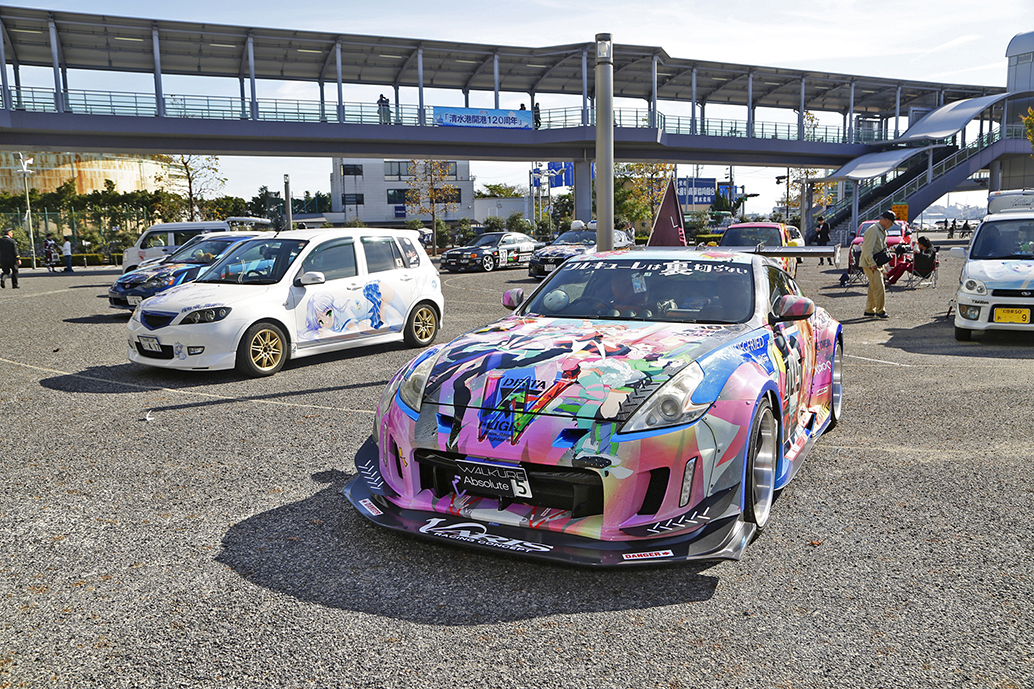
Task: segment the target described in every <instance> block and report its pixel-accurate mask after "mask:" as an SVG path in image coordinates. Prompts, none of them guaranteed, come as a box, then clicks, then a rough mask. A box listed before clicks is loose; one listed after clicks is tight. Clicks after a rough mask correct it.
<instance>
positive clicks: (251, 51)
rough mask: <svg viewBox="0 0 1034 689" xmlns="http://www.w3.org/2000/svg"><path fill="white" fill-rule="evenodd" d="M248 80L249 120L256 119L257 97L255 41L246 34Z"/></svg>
mask: <svg viewBox="0 0 1034 689" xmlns="http://www.w3.org/2000/svg"><path fill="white" fill-rule="evenodd" d="M248 80H249V83H250V84H251V119H253V120H257V119H258V95H257V94H256V93H255V39H254V37H253V36H252V35H251V34H250V33H249V34H248Z"/></svg>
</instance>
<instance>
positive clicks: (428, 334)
mask: <svg viewBox="0 0 1034 689" xmlns="http://www.w3.org/2000/svg"><path fill="white" fill-rule="evenodd" d="M437 334H438V312H437V311H435V308H434V307H433V306H431V304H429V303H427V302H423V303H421V304H417V306H416V308H415V309H413V312H412V313H411V314H409V319H408V320H407V321H406V329H405V331H404V334H403V337H404V338H405V340H406V344H407V345H409V346H410V347H426V346H427V345H429V344H431V343H432V342H434V338H435V336H436V335H437Z"/></svg>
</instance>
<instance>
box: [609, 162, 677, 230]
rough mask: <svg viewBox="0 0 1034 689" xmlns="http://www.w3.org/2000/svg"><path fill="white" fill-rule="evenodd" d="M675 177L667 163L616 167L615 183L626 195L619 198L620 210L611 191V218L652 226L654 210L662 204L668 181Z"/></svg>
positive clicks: (672, 166) (673, 170)
mask: <svg viewBox="0 0 1034 689" xmlns="http://www.w3.org/2000/svg"><path fill="white" fill-rule="evenodd" d="M674 174H675V166H674V165H672V164H669V163H629V164H626V165H619V166H618V167H617V169H616V170H615V177H616V178H617V181H618V183H619V184H620V186H621V187H623V188H624V189H625V190H626V191H627V193H626V194H624V195H623V199H622V203H621V206H620V209H619V208H618V203H617V190H616V189H615V199H614V201H615V203H614V214H615V216H616V215H618V214H620V215H621V216H622V217H623V218H625V219H627V220H640V221H642V222H646V223H652V222H653V219H654V216H655V215H656V214H657V209H658V208H659V207H660V205H661V201H663V200H664V190H665V189H667V187H668V180H669V179H671V177H672V176H673V175H674Z"/></svg>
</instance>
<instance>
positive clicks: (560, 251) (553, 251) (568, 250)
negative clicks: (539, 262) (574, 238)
mask: <svg viewBox="0 0 1034 689" xmlns="http://www.w3.org/2000/svg"><path fill="white" fill-rule="evenodd" d="M593 251H596V245H595V244H589V245H586V244H558V245H556V246H546V247H543V248H541V249H539V250H538V251H536V252H535V256H536V257H538V258H558V257H565V256H577V255H579V254H588V253H592V252H593Z"/></svg>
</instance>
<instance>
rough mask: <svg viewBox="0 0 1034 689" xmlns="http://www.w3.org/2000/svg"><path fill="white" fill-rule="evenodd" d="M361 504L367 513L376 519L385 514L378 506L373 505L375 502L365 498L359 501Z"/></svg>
mask: <svg viewBox="0 0 1034 689" xmlns="http://www.w3.org/2000/svg"><path fill="white" fill-rule="evenodd" d="M359 504H360V505H362V506H363V507H364V508H366V511H367V512H369V513H370V514H372V515H373V516H375V517H377V516H380V515H382V514H384V513H383V512H381V510H380V508H378V507H377V505H374V504H373V500H370V499H369V498H363V499H362V500H360V501H359Z"/></svg>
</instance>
